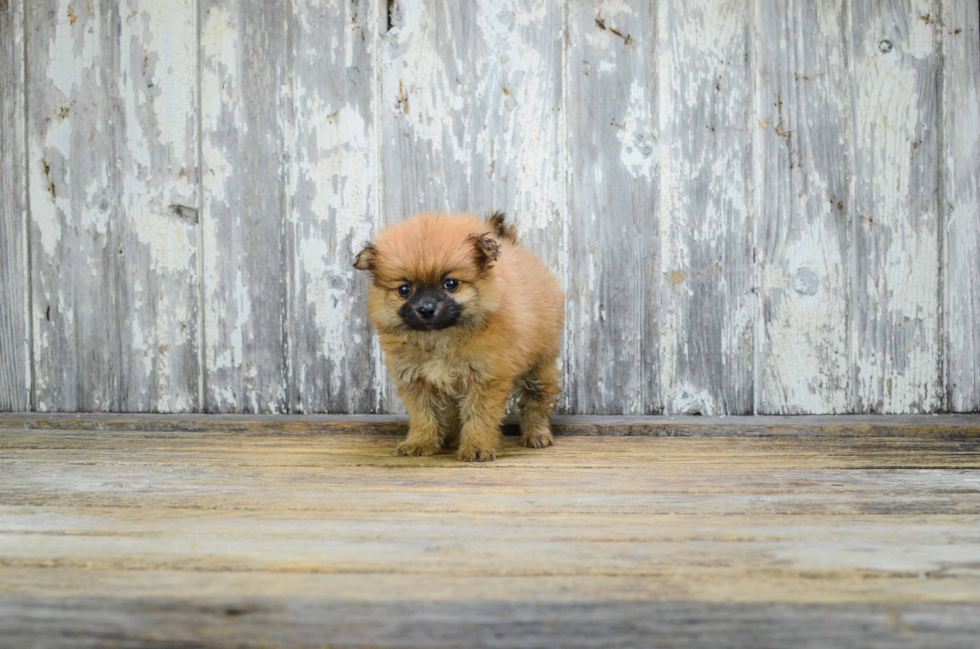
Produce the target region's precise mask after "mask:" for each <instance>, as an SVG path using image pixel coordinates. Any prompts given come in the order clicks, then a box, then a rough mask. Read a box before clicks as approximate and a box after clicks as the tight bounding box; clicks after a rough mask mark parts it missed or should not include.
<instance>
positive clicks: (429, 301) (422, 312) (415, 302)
mask: <svg viewBox="0 0 980 649" xmlns="http://www.w3.org/2000/svg"><path fill="white" fill-rule="evenodd" d="M439 293H442V294H441V295H440V294H439ZM461 314H462V308H460V306H459V303H458V302H456V300H454V299H452V298H451V297H449V296H448V295H446V294H445V292H443V291H432V290H420V291H417V292H416V294H415V295H413V296H412V299H411V300H409V301H408V302H406V303H405V304H403V305H402V307H401V308H400V309H399V310H398V315H399V316H401V319H402V322H404V323H405V326H406V327H408V328H409V329H411V330H412V331H439V330H440V329H448V328H449V327H452V326H453V325H455V324H456V323H457V322H459V317H460V315H461Z"/></svg>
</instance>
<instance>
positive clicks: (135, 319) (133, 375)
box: [27, 0, 198, 411]
mask: <svg viewBox="0 0 980 649" xmlns="http://www.w3.org/2000/svg"><path fill="white" fill-rule="evenodd" d="M194 21H195V11H194V5H193V2H192V0H183V1H181V2H173V3H167V4H166V5H165V6H158V3H153V2H150V1H149V0H142V1H140V2H136V1H135V0H132V1H129V2H121V3H110V2H93V3H77V2H76V3H72V2H71V1H70V0H47V1H44V2H36V3H31V4H30V9H29V13H28V16H27V25H28V45H29V49H28V57H27V60H28V79H29V81H30V83H29V96H28V104H29V106H30V110H29V118H28V119H29V124H28V131H29V135H28V138H29V141H28V149H29V163H28V164H29V171H28V173H29V183H30V194H31V197H32V201H31V215H32V229H31V239H32V246H31V249H32V283H33V307H34V331H35V332H36V336H35V341H34V356H35V362H36V367H37V371H36V386H37V387H36V394H37V396H36V399H37V408H38V409H39V410H65V411H101V410H108V411H119V410H123V411H171V410H177V411H180V410H187V409H193V408H195V407H196V394H197V389H196V386H197V378H198V366H197V360H196V359H197V332H196V326H195V323H196V305H197V298H196V296H197V291H196V290H195V288H194V287H195V286H196V282H197V280H196V273H195V271H194V268H195V266H196V258H195V257H194V255H195V250H196V238H195V237H196V232H195V230H196V225H195V224H194V222H193V221H194V217H193V215H192V214H191V215H190V216H188V213H187V212H186V211H183V210H182V209H177V207H173V206H178V207H179V206H182V205H185V204H190V205H193V204H194V203H195V201H196V199H195V198H194V196H195V194H194V192H195V186H194V182H193V178H194V175H195V166H196V165H195V161H196V155H195V152H196V143H195V139H194V133H195V121H194V114H195V107H194V101H193V98H194V85H195V84H194V79H195V76H194V75H195V68H196V58H195V55H194V47H193V36H192V35H193V33H194V31H195V28H194V25H195V22H194ZM187 39H190V40H191V43H190V44H187Z"/></svg>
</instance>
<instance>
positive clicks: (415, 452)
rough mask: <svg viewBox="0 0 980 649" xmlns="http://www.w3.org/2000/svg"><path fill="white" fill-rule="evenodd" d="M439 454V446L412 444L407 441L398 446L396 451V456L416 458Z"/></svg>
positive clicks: (421, 443)
mask: <svg viewBox="0 0 980 649" xmlns="http://www.w3.org/2000/svg"><path fill="white" fill-rule="evenodd" d="M438 452H439V446H438V445H437V444H431V443H426V442H410V441H408V440H405V441H404V442H402V443H401V444H399V445H398V448H396V449H395V455H408V456H409V457H415V456H419V455H435V454H436V453H438Z"/></svg>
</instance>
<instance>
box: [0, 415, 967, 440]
mask: <svg viewBox="0 0 980 649" xmlns="http://www.w3.org/2000/svg"><path fill="white" fill-rule="evenodd" d="M552 426H553V429H554V432H555V434H556V435H589V436H613V437H623V436H641V437H786V436H790V437H920V436H935V437H942V438H945V439H954V438H964V437H980V416H977V415H929V416H926V415H903V416H894V415H889V416H881V415H817V416H804V417H800V416H794V417H785V416H748V417H725V416H722V417H698V416H683V415H682V416H669V417H666V416H660V417H618V416H595V415H557V416H555V417H552ZM0 428H8V429H20V430H63V431H68V430H83V431H142V432H174V433H176V432H204V431H223V432H243V433H247V432H260V433H268V432H276V431H281V432H287V433H292V434H297V435H330V434H334V433H344V434H357V435H377V434H390V435H404V434H405V433H406V432H407V430H408V421H407V418H406V417H404V416H403V415H318V416H317V415H312V416H311V415H303V416H297V415H100V414H91V415H75V414H48V415H39V414H8V415H3V416H0ZM503 430H504V433H505V434H507V435H517V434H519V430H518V425H517V421H516V419H515V418H510V419H507V420H505V423H504V426H503Z"/></svg>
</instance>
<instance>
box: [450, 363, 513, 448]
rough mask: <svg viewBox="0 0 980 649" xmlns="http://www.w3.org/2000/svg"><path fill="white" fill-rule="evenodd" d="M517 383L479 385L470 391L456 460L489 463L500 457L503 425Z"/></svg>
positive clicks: (464, 410)
mask: <svg viewBox="0 0 980 649" xmlns="http://www.w3.org/2000/svg"><path fill="white" fill-rule="evenodd" d="M512 385H513V381H510V382H506V381H494V382H483V383H477V384H475V385H473V387H472V388H470V391H469V392H468V393H467V395H466V398H465V399H464V400H463V407H462V408H461V409H460V418H461V419H462V421H463V425H462V428H461V430H460V440H459V451H458V452H457V453H456V458H457V459H459V460H463V461H464V462H488V461H490V460H493V459H495V458H496V457H497V442H498V441H499V440H500V422H501V421H502V420H503V418H504V414H505V413H506V408H507V399H508V398H509V397H510V392H511V387H512Z"/></svg>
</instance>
